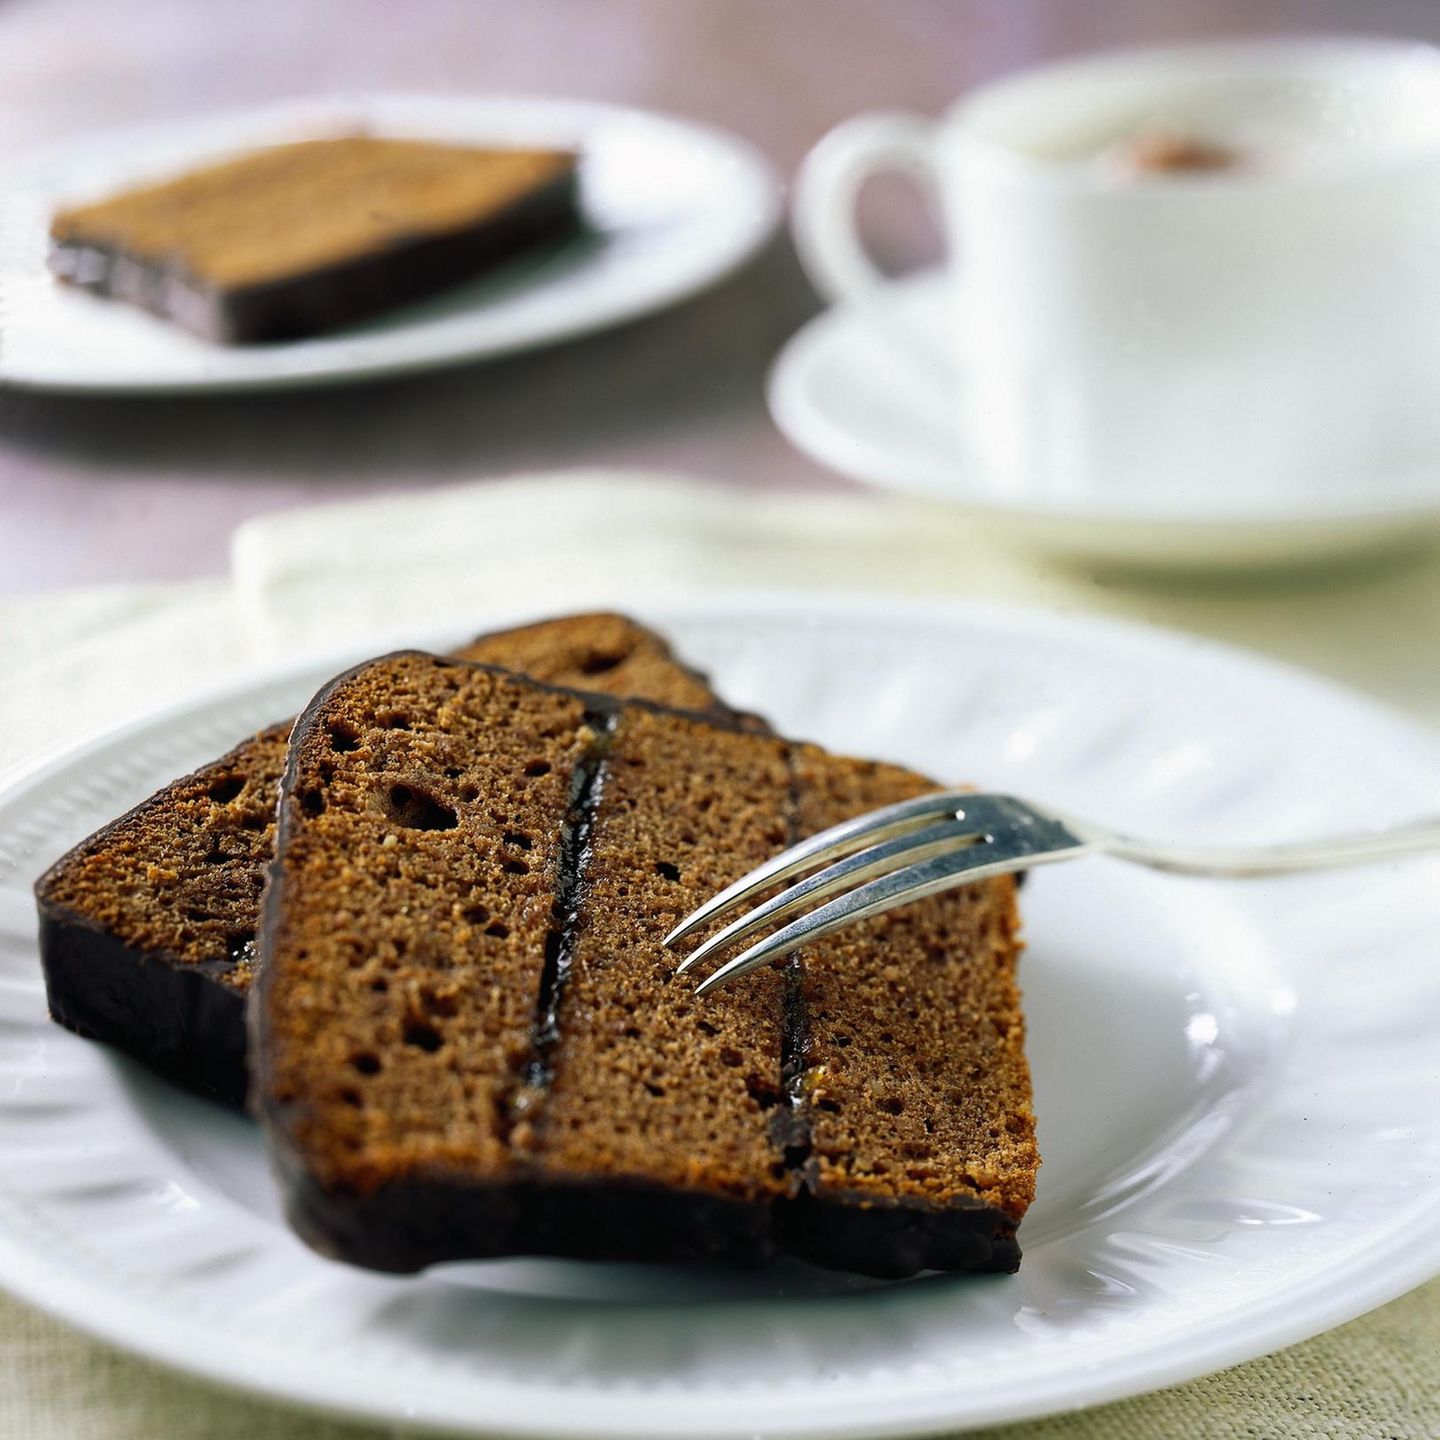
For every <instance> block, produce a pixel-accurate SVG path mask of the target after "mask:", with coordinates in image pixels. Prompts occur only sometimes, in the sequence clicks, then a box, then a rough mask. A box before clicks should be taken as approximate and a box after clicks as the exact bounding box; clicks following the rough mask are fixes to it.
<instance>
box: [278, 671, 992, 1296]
mask: <svg viewBox="0 0 1440 1440" xmlns="http://www.w3.org/2000/svg"><path fill="white" fill-rule="evenodd" d="M401 653H416V652H401ZM382 658H383V657H382ZM433 658H436V659H437V663H441V664H446V665H461V666H464V667H465V668H467V669H482V670H491V671H494V670H495V669H496V667H494V666H486V665H474V664H469V663H467V662H465V661H457V660H453V659H445V660H440V659H439V658H438V657H433ZM374 663H376V662H374V661H370V662H366V665H363V666H357V667H355V670H352V671H347V672H346V673H345V674H344V675H340V676H337V677H336V678H335V679H334V680H332V681H331V682H330V683H329V684H328V685H326V686H325V687H324V688H322V689H321V690H320V692H319V693H318V694H317V695H316V696H315V698H314V699H313V700H312V701H311V702H310V704H309V706H308V707H307V708H306V709H305V711H304V712H303V713H302V714H301V716H300V718H299V719H298V720H297V721H296V722H295V728H294V730H293V732H292V734H291V743H290V756H289V763H288V764H287V766H286V771H285V775H284V778H283V780H282V782H281V800H280V811H279V814H280V822H279V827H280V828H279V835H278V838H277V843H276V858H275V860H273V861H272V862H271V868H270V879H269V883H268V884H267V886H266V889H265V899H264V902H263V909H262V918H261V925H260V938H259V950H260V955H261V964H260V966H259V970H258V977H257V980H256V983H255V987H254V989H255V996H254V999H253V1001H252V1002H251V1006H250V1011H249V1021H250V1027H251V1045H252V1048H253V1052H254V1053H255V1054H257V1055H258V1056H259V1057H260V1065H261V1071H260V1074H259V1075H258V1076H257V1079H256V1083H255V1087H254V1090H253V1093H252V1107H253V1108H254V1110H255V1111H256V1113H257V1114H258V1116H259V1118H260V1121H261V1124H262V1125H263V1127H264V1129H265V1132H266V1138H267V1142H268V1146H269V1149H270V1154H271V1158H272V1162H273V1163H274V1165H275V1168H276V1172H277V1175H278V1176H279V1178H280V1181H281V1184H282V1187H283V1189H284V1191H285V1198H286V1210H287V1214H288V1215H289V1217H290V1220H291V1223H292V1224H293V1225H294V1227H295V1229H296V1230H297V1231H298V1232H299V1233H300V1235H301V1236H302V1237H303V1238H304V1239H305V1240H306V1241H307V1242H308V1243H310V1244H311V1245H312V1246H313V1247H314V1248H316V1249H317V1250H319V1251H321V1252H322V1253H324V1254H327V1255H331V1256H334V1257H335V1258H337V1259H343V1260H346V1261H349V1262H350V1263H351V1264H355V1265H362V1266H365V1267H367V1268H369V1269H374V1270H385V1271H392V1272H412V1271H416V1270H419V1269H423V1268H424V1267H425V1266H426V1265H429V1264H434V1263H438V1262H440V1261H444V1260H461V1259H484V1258H493V1257H498V1256H502V1255H553V1256H564V1257H569V1258H575V1259H590V1260H611V1261H615V1260H620V1261H653V1262H668V1263H680V1262H687V1263H688V1262H696V1261H702V1262H707V1261H708V1262H718V1263H724V1264H729V1265H737V1264H741V1265H754V1264H760V1263H762V1262H764V1261H765V1260H767V1259H770V1258H772V1257H774V1256H775V1255H778V1254H781V1253H789V1254H793V1255H797V1256H799V1257H801V1258H803V1259H806V1260H809V1261H810V1262H812V1263H813V1264H816V1265H821V1266H824V1267H826V1268H829V1269H838V1270H846V1271H852V1272H856V1273H859V1274H865V1275H872V1276H876V1277H879V1278H882V1279H902V1278H904V1277H906V1276H909V1275H914V1274H917V1273H918V1272H920V1271H922V1270H950V1271H992V1272H993V1271H999V1272H1011V1271H1014V1270H1016V1269H1017V1268H1018V1267H1019V1264H1020V1248H1019V1245H1018V1243H1017V1241H1016V1238H1015V1222H1014V1221H1013V1220H1012V1219H1011V1218H1010V1217H1009V1216H1007V1215H1005V1214H1004V1213H1003V1212H1001V1211H1000V1210H998V1209H996V1208H994V1207H993V1206H990V1205H986V1204H984V1203H983V1202H981V1201H979V1200H978V1199H977V1198H975V1197H973V1196H962V1197H957V1199H956V1200H955V1201H954V1202H952V1203H950V1204H946V1205H935V1204H930V1203H922V1202H919V1201H913V1202H912V1201H890V1202H886V1201H883V1200H876V1199H874V1198H873V1197H870V1196H862V1195H859V1194H852V1193H841V1192H836V1191H825V1192H817V1191H816V1189H815V1186H814V1177H813V1175H812V1174H811V1173H810V1170H811V1167H810V1166H809V1165H808V1164H807V1159H808V1155H807V1149H808V1147H807V1146H806V1145H805V1143H804V1135H803V1128H804V1127H803V1120H801V1118H800V1117H798V1116H796V1117H794V1118H795V1120H796V1122H797V1127H798V1128H796V1130H795V1133H794V1134H793V1135H786V1134H784V1133H782V1130H781V1129H777V1131H776V1151H777V1159H781V1158H782V1157H783V1163H784V1164H785V1165H786V1166H787V1168H789V1170H790V1171H791V1173H792V1176H793V1178H794V1181H795V1193H794V1194H793V1195H791V1196H785V1197H782V1198H779V1199H776V1200H770V1199H768V1198H767V1199H757V1200H754V1201H749V1202H747V1201H745V1200H743V1199H738V1198H732V1197H730V1196H728V1195H723V1194H720V1193H717V1192H715V1191H708V1190H705V1189H702V1188H699V1187H696V1188H693V1189H689V1190H680V1189H675V1188H671V1187H665V1186H661V1185H657V1184H646V1183H644V1182H640V1181H633V1180H625V1179H621V1178H611V1177H597V1178H596V1179H595V1180H594V1181H592V1182H577V1181H571V1180H558V1179H553V1178H551V1177H548V1176H546V1175H545V1174H544V1173H543V1172H542V1171H538V1170H536V1169H534V1168H532V1167H529V1166H528V1165H527V1163H526V1161H525V1159H524V1157H523V1156H522V1157H517V1158H516V1160H515V1162H514V1165H513V1167H512V1169H511V1171H510V1172H509V1173H508V1174H506V1175H504V1176H501V1177H497V1178H496V1179H487V1180H483V1181H478V1180H468V1179H467V1178H466V1177H465V1176H464V1175H461V1174H456V1173H453V1172H452V1173H445V1174H439V1173H431V1174H427V1173H423V1172H422V1173H418V1174H415V1175H410V1176H406V1177H404V1178H401V1179H397V1180H394V1181H391V1182H388V1183H386V1184H382V1185H380V1186H378V1187H377V1188H375V1189H374V1190H371V1191H368V1192H365V1193H360V1192H358V1191H356V1190H354V1189H351V1188H349V1187H345V1186H326V1185H324V1184H322V1183H321V1182H320V1181H319V1180H318V1178H317V1177H316V1176H315V1175H314V1173H313V1172H312V1171H311V1170H309V1169H308V1167H307V1166H306V1163H305V1157H304V1155H303V1154H302V1153H301V1152H300V1150H299V1149H298V1147H297V1146H296V1144H295V1142H294V1139H293V1131H292V1124H291V1122H292V1121H293V1119H294V1116H295V1114H296V1112H297V1108H299V1107H303V1105H304V1101H303V1100H299V1101H287V1102H283V1103H281V1102H274V1101H272V1100H271V1098H270V1097H269V1096H268V1095H267V1093H266V1087H265V1077H264V1068H263V1067H264V1056H265V1053H266V1050H267V1045H268V1036H267V1010H266V1005H265V999H266V995H267V992H268V989H269V985H270V983H271V981H272V979H273V970H272V967H271V966H270V965H269V964H268V963H267V960H268V957H269V955H270V953H271V948H272V945H273V937H274V934H275V931H276V929H277V927H278V925H279V921H280V909H281V904H282V900H283V892H284V870H283V858H282V857H283V855H284V852H285V847H286V843H287V839H288V835H289V832H290V829H291V828H292V826H293V825H294V824H295V823H297V822H296V821H295V818H294V815H295V811H294V807H293V806H292V805H290V804H289V803H288V801H289V797H290V796H291V795H292V794H293V792H294V789H295V786H296V784H297V782H298V763H299V755H300V752H301V747H302V745H303V743H304V740H305V737H306V736H307V734H308V733H309V731H310V730H311V729H312V728H313V727H314V726H315V725H316V724H318V723H321V722H320V716H321V712H322V710H323V707H324V705H325V703H326V702H327V700H328V699H329V697H330V694H331V692H332V691H333V690H334V689H335V688H336V687H337V686H339V685H341V684H343V683H344V682H345V681H346V680H347V679H348V678H349V677H350V676H351V675H352V674H354V673H356V672H357V671H359V670H363V669H365V668H368V666H369V665H370V664H374ZM498 673H502V674H504V673H507V672H504V671H500V672H498ZM529 683H531V684H535V683H536V682H534V681H530V682H529ZM541 688H544V689H550V690H557V691H559V692H560V693H564V694H571V695H574V694H576V693H577V692H575V691H571V690H565V689H564V688H563V687H558V686H542V687H541ZM580 698H582V699H584V700H585V702H586V704H587V706H588V707H589V708H590V709H591V710H593V711H596V712H599V713H602V714H603V713H608V712H612V711H614V710H618V709H620V708H622V702H620V701H617V700H613V699H612V698H610V697H607V696H581V697H580ZM623 706H629V707H633V708H640V709H649V710H654V711H659V712H662V713H663V712H667V709H668V707H665V706H662V705H653V704H649V703H648V702H644V701H625V702H623ZM668 713H672V714H673V713H677V712H674V711H673V710H670V711H668ZM563 1015H564V1011H563V1007H562V1009H561V1011H560V1016H561V1019H560V1034H561V1043H562V1044H563V1043H564V1042H563V1034H564V1019H563ZM787 1023H788V1024H791V1025H803V1017H794V1018H792V1019H790V1020H789V1021H787ZM802 1039H803V1037H802ZM794 1140H799V1141H801V1143H800V1144H799V1145H792V1144H791V1143H790V1142H792V1141H794Z"/></svg>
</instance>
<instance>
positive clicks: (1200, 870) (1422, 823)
mask: <svg viewBox="0 0 1440 1440" xmlns="http://www.w3.org/2000/svg"><path fill="white" fill-rule="evenodd" d="M1088 838H1091V839H1092V840H1093V843H1094V844H1095V847H1096V849H1098V850H1103V851H1104V852H1105V853H1106V854H1108V855H1115V856H1117V857H1119V858H1121V859H1124V860H1134V861H1136V862H1137V863H1138V864H1141V865H1148V866H1150V868H1151V869H1153V870H1169V871H1173V872H1175V873H1176V874H1181V875H1231V876H1243V875H1284V874H1287V873H1290V872H1293V871H1299V870H1329V869H1335V868H1338V867H1340V866H1343V865H1364V864H1368V863H1370V862H1371V861H1375V860H1385V859H1388V858H1390V857H1391V856H1394V855H1410V854H1414V853H1416V852H1417V851H1425V850H1440V817H1434V818H1431V819H1427V820H1417V821H1414V822H1413V823H1411V824H1408V825H1401V826H1398V827H1397V828H1395V829H1393V830H1381V831H1371V832H1369V833H1366V834H1359V835H1336V836H1333V837H1332V838H1330V839H1328V840H1310V841H1306V842H1305V843H1303V844H1292V845H1263V846H1257V847H1255V848H1253V849H1249V850H1237V849H1233V848H1230V847H1226V848H1219V847H1213V848H1212V847H1206V846H1201V845H1168V844H1164V845H1162V844H1156V843H1155V842H1154V841H1151V840H1136V839H1134V838H1133V837H1131V836H1128V835H1104V836H1093V837H1088Z"/></svg>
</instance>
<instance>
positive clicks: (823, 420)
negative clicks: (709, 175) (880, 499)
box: [769, 271, 1440, 568]
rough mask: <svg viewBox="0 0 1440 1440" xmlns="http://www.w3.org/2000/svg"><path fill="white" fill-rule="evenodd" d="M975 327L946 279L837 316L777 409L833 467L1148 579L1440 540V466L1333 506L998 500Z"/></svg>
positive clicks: (785, 377)
mask: <svg viewBox="0 0 1440 1440" xmlns="http://www.w3.org/2000/svg"><path fill="white" fill-rule="evenodd" d="M963 324H964V316H963V312H961V311H957V309H956V306H955V303H954V297H953V296H952V295H951V294H950V293H949V292H948V290H947V288H946V280H945V277H944V276H942V275H940V274H938V273H937V272H934V271H931V272H927V273H922V274H920V275H915V276H911V277H908V278H906V279H903V280H897V281H895V282H894V283H893V284H891V285H889V286H887V287H886V288H885V289H884V290H883V291H881V292H880V293H879V294H878V295H877V296H876V298H875V299H874V300H873V301H872V302H871V303H870V304H868V305H865V306H856V305H840V306H836V307H834V308H833V309H830V310H827V311H825V312H824V313H823V314H821V315H819V316H817V317H816V318H815V319H814V320H812V321H811V322H810V323H809V324H808V325H806V326H805V327H804V328H802V329H801V330H800V331H799V332H798V333H797V334H795V335H794V336H792V337H791V339H790V341H789V342H788V343H787V344H786V346H785V348H784V349H783V350H782V351H781V353H780V356H779V358H778V360H777V361H776V363H775V366H774V368H773V370H772V371H771V375H770V383H769V402H770V413H771V414H772V416H773V417H774V419H775V423H776V424H777V425H778V426H779V427H780V429H781V430H782V431H783V432H784V434H785V435H786V437H787V438H788V439H789V440H790V441H791V442H792V443H794V444H795V445H797V446H798V447H799V448H800V449H801V450H803V451H805V452H806V453H807V454H809V455H810V456H812V457H813V458H814V459H816V460H818V461H820V463H821V464H823V465H828V466H830V467H831V468H832V469H834V470H838V471H840V472H841V473H842V474H844V475H848V476H851V477H852V478H853V479H856V480H862V481H864V482H865V483H866V484H869V485H873V486H875V487H876V488H878V489H881V490H892V491H898V492H901V493H904V494H910V495H918V496H921V497H923V498H925V499H928V500H934V501H938V502H940V503H942V504H944V505H945V506H947V507H948V508H952V509H959V510H961V511H963V512H964V513H965V514H967V515H968V516H970V517H971V518H972V519H974V520H975V521H976V522H977V523H978V524H980V525H982V526H983V527H984V528H985V529H986V530H987V531H990V532H993V533H994V534H996V535H997V536H1000V537H1003V538H1007V539H1010V540H1014V541H1018V542H1021V543H1024V544H1028V545H1034V546H1036V547H1038V548H1041V549H1044V550H1048V551H1051V552H1053V553H1055V554H1058V555H1063V556H1067V557H1070V558H1073V559H1080V560H1087V561H1095V562H1100V563H1106V564H1114V565H1123V566H1140V567H1144V568H1160V567H1164V568H1168V567H1172V566H1186V567H1199V568H1211V567H1247V566H1257V565H1274V564H1301V563H1313V562H1315V561H1323V560H1328V559H1334V558H1338V557H1341V556H1346V555H1351V554H1356V553H1359V552H1363V551H1366V550H1374V549H1378V548H1382V547H1385V546H1391V545H1397V544H1414V543H1420V542H1423V541H1425V540H1427V539H1430V538H1433V537H1435V536H1437V535H1440V458H1437V462H1436V464H1435V466H1434V467H1433V468H1431V469H1428V470H1425V469H1421V470H1418V471H1417V470H1412V471H1409V472H1406V473H1377V474H1374V475H1366V476H1357V477H1356V481H1355V484H1354V486H1353V488H1351V489H1349V490H1346V491H1343V492H1340V491H1331V492H1329V493H1326V494H1323V495H1320V494H1313V495H1312V494H1307V495H1296V494H1295V493H1294V492H1293V491H1279V490H1275V491H1267V489H1266V488H1265V486H1264V485H1263V483H1261V481H1260V480H1257V483H1256V485H1255V487H1254V489H1253V490H1251V491H1250V492H1249V493H1247V494H1245V495H1244V496H1242V497H1240V498H1239V499H1238V500H1237V498H1236V496H1235V495H1234V494H1233V493H1226V492H1225V491H1223V490H1219V489H1217V490H1215V491H1210V490H1200V491H1196V490H1185V489H1177V488H1175V487H1174V486H1172V485H1167V484H1166V482H1165V477H1164V476H1157V477H1156V483H1155V486H1154V488H1153V489H1152V490H1151V491H1149V492H1148V493H1146V494H1144V495H1141V496H1133V495H1116V496H1108V495H1101V494H1095V495H1089V496H1084V497H1074V496H1053V495H1043V494H1030V493H1024V492H1015V491H1005V490H1002V489H1000V488H998V487H997V486H996V485H995V483H994V482H993V480H992V479H991V478H990V477H989V476H988V475H987V474H986V473H985V472H984V470H983V468H982V467H981V465H980V463H979V462H978V460H977V459H976V458H975V454H974V447H973V445H972V444H971V442H970V437H969V436H968V435H967V434H966V433H965V431H964V429H963V427H962V425H961V423H960V420H959V414H960V409H961V407H960V405H959V402H958V398H957V397H958V396H959V394H960V391H961V388H962V387H963V385H964V384H965V375H964V373H962V372H961V371H960V370H959V369H958V368H957V363H956V361H955V360H954V359H953V358H952V357H953V350H952V348H951V345H950V337H949V335H948V334H947V330H949V329H953V328H954V327H955V326H956V325H960V326H963ZM976 363H977V364H981V363H983V358H981V359H977V361H976ZM1317 423H1319V418H1318V417H1317Z"/></svg>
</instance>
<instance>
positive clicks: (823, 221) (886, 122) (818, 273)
mask: <svg viewBox="0 0 1440 1440" xmlns="http://www.w3.org/2000/svg"><path fill="white" fill-rule="evenodd" d="M934 149H935V125H934V122H933V121H930V120H927V119H925V118H924V117H923V116H920V115H905V114H899V113H896V114H875V115H860V116H857V117H856V118H855V119H854V120H847V121H846V122H845V123H844V124H843V125H837V126H836V127H835V129H834V130H832V131H831V132H830V133H829V134H828V135H827V136H826V137H825V138H824V139H823V140H822V141H821V142H820V143H819V144H818V145H817V146H816V147H815V148H814V149H813V150H812V151H811V152H810V153H809V155H807V156H806V157H805V160H804V162H803V164H802V165H801V166H800V170H799V173H798V174H797V175H796V177H795V198H794V201H793V204H792V208H791V229H792V232H793V234H794V236H795V248H796V250H797V251H798V252H799V255H800V263H801V264H802V265H803V266H804V267H805V272H806V274H808V275H809V277H810V280H811V283H812V284H813V285H814V286H815V288H816V289H817V290H818V291H819V292H820V294H821V295H822V296H823V297H824V298H825V299H826V300H827V301H829V302H830V303H831V304H834V303H835V302H837V301H864V300H868V299H870V298H871V297H873V295H874V294H875V292H876V290H878V289H879V288H880V287H881V286H882V285H885V284H886V283H887V282H888V277H887V276H886V275H885V273H884V271H882V270H881V269H880V268H879V267H878V266H877V265H876V264H875V262H874V261H873V260H871V258H870V256H869V255H868V254H866V252H865V247H864V245H863V244H862V243H861V241H860V237H859V234H858V233H857V232H856V229H855V202H856V200H857V199H858V197H859V194H860V187H861V185H863V184H864V183H865V181H866V180H867V179H868V178H869V177H870V176H871V175H874V174H877V173H879V172H880V171H883V170H898V171H900V172H901V173H902V174H906V175H909V176H911V177H912V178H913V179H914V180H916V181H917V183H918V184H919V185H920V187H921V189H922V190H924V191H925V193H926V196H927V198H928V199H930V200H931V201H937V200H938V197H939V184H938V180H937V176H936V171H935V154H934Z"/></svg>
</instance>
